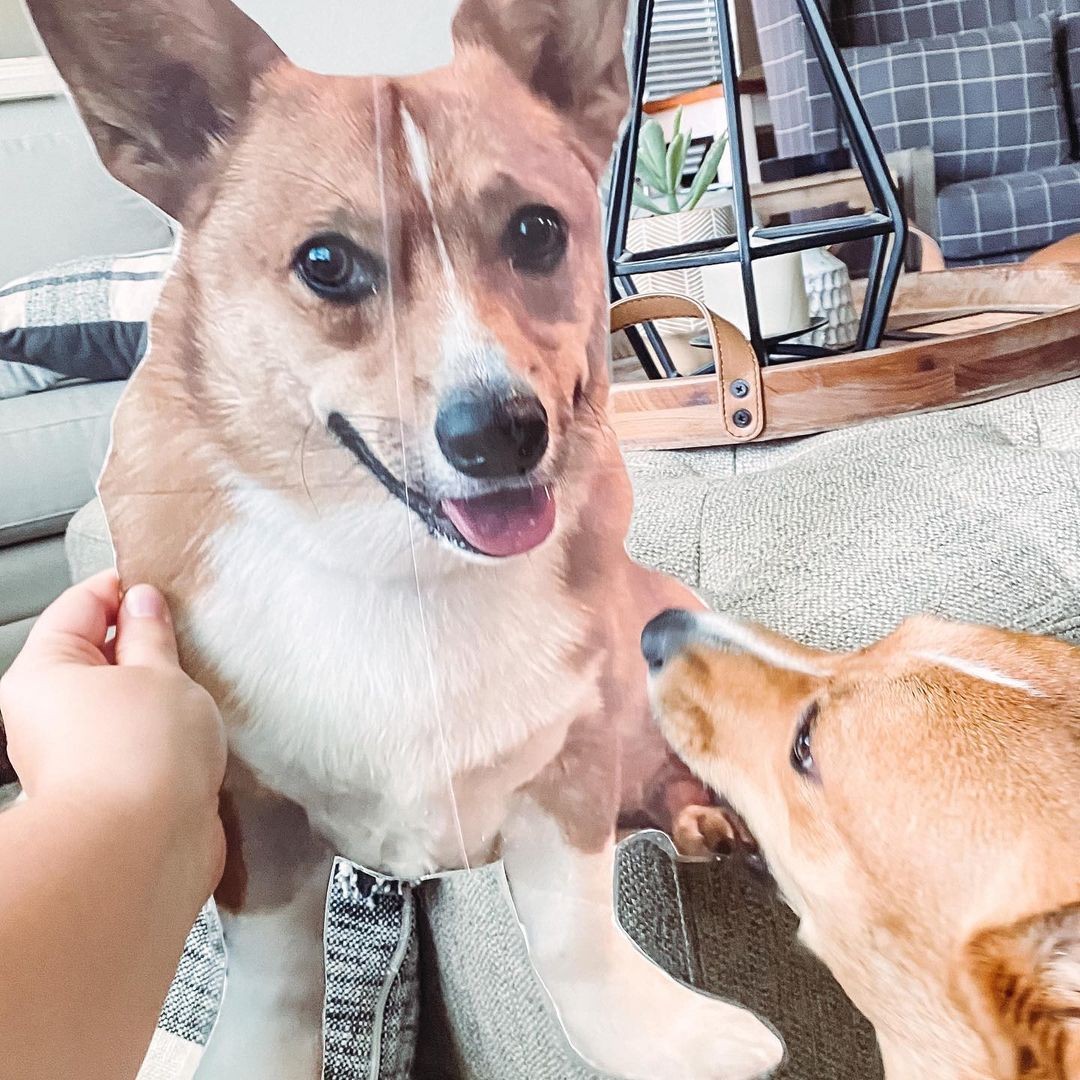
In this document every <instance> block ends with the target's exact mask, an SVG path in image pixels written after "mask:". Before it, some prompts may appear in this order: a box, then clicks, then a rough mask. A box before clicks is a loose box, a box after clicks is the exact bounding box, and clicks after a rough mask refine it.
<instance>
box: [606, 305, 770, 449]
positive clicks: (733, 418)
mask: <svg viewBox="0 0 1080 1080" xmlns="http://www.w3.org/2000/svg"><path fill="white" fill-rule="evenodd" d="M656 319H704V320H705V324H706V326H707V327H708V331H709V341H710V343H711V345H712V352H713V358H714V360H715V362H716V378H717V381H718V383H719V384H720V406H721V408H722V409H723V413H724V428H725V429H726V430H727V432H728V434H729V435H730V436H731V437H732V439H733V440H735V441H736V442H750V441H751V440H753V439H756V438H757V437H758V436H759V435H761V433H762V432H763V431H764V430H765V397H764V394H763V392H762V387H761V365H760V364H758V359H757V356H756V355H755V353H754V350H753V349H752V348H751V347H750V342H749V341H747V340H746V338H744V337H743V336H742V334H741V333H740V332H739V330H738V329H737V328H736V327H734V326H732V325H731V323H729V322H728V321H727V320H726V319H721V318H720V316H719V315H714V314H713V313H712V312H711V311H710V310H709V309H708V308H707V307H706V306H705V305H704V304H700V303H698V301H697V300H693V299H691V298H690V297H689V296H679V295H678V294H676V293H641V294H639V295H638V296H628V297H627V298H626V299H625V300H617V301H616V302H615V303H614V304H612V305H611V332H612V333H613V334H614V333H616V332H617V331H619V330H625V329H626V328H627V327H628V326H636V325H637V324H638V323H643V322H652V321H654V320H656Z"/></svg>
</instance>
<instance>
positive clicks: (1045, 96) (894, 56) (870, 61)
mask: <svg viewBox="0 0 1080 1080" xmlns="http://www.w3.org/2000/svg"><path fill="white" fill-rule="evenodd" d="M843 52H844V57H845V59H846V60H847V63H848V67H849V68H850V70H851V77H852V80H853V81H854V83H855V88H856V90H857V91H858V93H859V96H860V97H861V98H862V101H863V104H864V106H865V107H866V111H867V114H868V116H869V118H870V122H871V124H872V125H873V127H874V130H875V131H876V132H877V136H878V139H879V141H880V142H881V145H882V148H883V149H884V150H885V151H886V152H887V153H888V152H891V151H894V150H906V149H916V148H918V147H921V146H929V147H932V148H933V151H934V161H935V164H936V167H937V178H938V182H939V183H941V184H948V183H953V182H955V181H958V180H978V179H981V178H982V177H987V176H1000V175H1002V174H1004V173H1017V172H1028V171H1031V170H1034V169H1043V168H1048V167H1049V166H1052V165H1060V164H1062V163H1063V162H1065V161H1067V160H1068V156H1069V134H1068V130H1067V127H1066V124H1065V114H1064V110H1063V107H1062V99H1061V91H1060V87H1059V85H1058V78H1057V69H1056V54H1055V44H1054V23H1053V21H1052V20H1051V18H1050V17H1049V16H1046V15H1043V16H1040V17H1038V18H1035V19H1024V20H1022V21H1020V22H1012V23H1006V24H1004V25H1002V26H994V27H989V28H987V29H983V30H966V31H964V32H962V33H959V34H945V35H941V36H939V37H934V38H926V39H923V40H919V41H907V42H902V43H900V44H896V45H878V46H867V47H859V48H854V49H845V50H843Z"/></svg>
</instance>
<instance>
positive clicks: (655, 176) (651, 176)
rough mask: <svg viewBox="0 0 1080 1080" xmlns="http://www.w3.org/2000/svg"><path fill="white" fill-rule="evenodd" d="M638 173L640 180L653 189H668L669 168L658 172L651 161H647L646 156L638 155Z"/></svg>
mask: <svg viewBox="0 0 1080 1080" xmlns="http://www.w3.org/2000/svg"><path fill="white" fill-rule="evenodd" d="M635 171H636V173H637V178H638V180H640V181H641V183H642V184H643V185H644V186H645V187H647V188H650V189H651V190H653V191H664V192H666V191H667V168H666V167H665V168H664V169H663V171H662V172H657V171H656V170H655V168H653V164H652V162H651V161H647V160H646V159H645V158H644V157H642V156H640V155H638V160H637V169H636V170H635Z"/></svg>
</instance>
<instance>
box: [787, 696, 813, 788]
mask: <svg viewBox="0 0 1080 1080" xmlns="http://www.w3.org/2000/svg"><path fill="white" fill-rule="evenodd" d="M817 715H818V706H817V704H816V703H815V704H813V705H811V706H810V708H809V709H807V710H806V712H805V713H804V714H803V718H802V720H800V721H799V727H798V730H797V731H796V732H795V741H794V742H793V743H792V744H791V767H792V768H793V769H794V770H795V771H796V772H797V773H802V774H803V775H804V776H810V777H813V778H814V779H817V766H816V765H815V763H814V752H813V749H812V748H811V745H810V743H811V737H812V735H813V733H814V721H815V720H817Z"/></svg>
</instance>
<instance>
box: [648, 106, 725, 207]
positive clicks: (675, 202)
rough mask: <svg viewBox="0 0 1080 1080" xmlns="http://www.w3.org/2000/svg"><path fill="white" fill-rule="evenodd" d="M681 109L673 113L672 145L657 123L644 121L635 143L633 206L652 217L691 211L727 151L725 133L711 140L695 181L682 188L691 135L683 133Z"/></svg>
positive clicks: (699, 200)
mask: <svg viewBox="0 0 1080 1080" xmlns="http://www.w3.org/2000/svg"><path fill="white" fill-rule="evenodd" d="M682 113H683V111H682V109H681V108H680V109H679V110H678V111H677V112H676V113H675V120H674V127H673V130H672V135H671V142H670V143H669V142H667V140H666V139H665V138H664V129H663V127H662V126H661V125H660V122H659V121H658V120H646V121H645V123H644V124H643V125H642V127H641V136H640V138H639V140H638V154H637V162H636V168H635V172H636V178H637V182H636V183H635V184H634V205H635V206H640V207H641V208H642V209H643V210H648V211H649V212H650V213H651V214H678V213H680V212H681V211H683V210H693V209H694V207H695V206H697V205H698V203H700V202H701V200H702V198H703V197H704V195H705V192H706V191H707V190H708V188H709V185H710V184H711V183H712V182H713V181H714V180H715V179H716V174H717V171H718V170H719V168H720V162H721V161H723V160H724V154H725V153H726V152H727V145H728V136H727V132H726V131H725V132H724V133H723V134H721V135H717V136H716V138H715V139H713V141H712V145H711V146H710V147H709V149H708V151H707V152H706V154H705V157H704V158H703V159H702V162H701V165H700V167H699V168H698V171H697V173H696V174H695V175H694V179H693V180H692V181H691V182H690V185H689V186H688V187H684V186H683V182H682V180H683V171H684V170H685V168H686V157H687V154H688V153H689V150H690V136H689V134H688V133H687V132H685V131H683V130H682Z"/></svg>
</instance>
